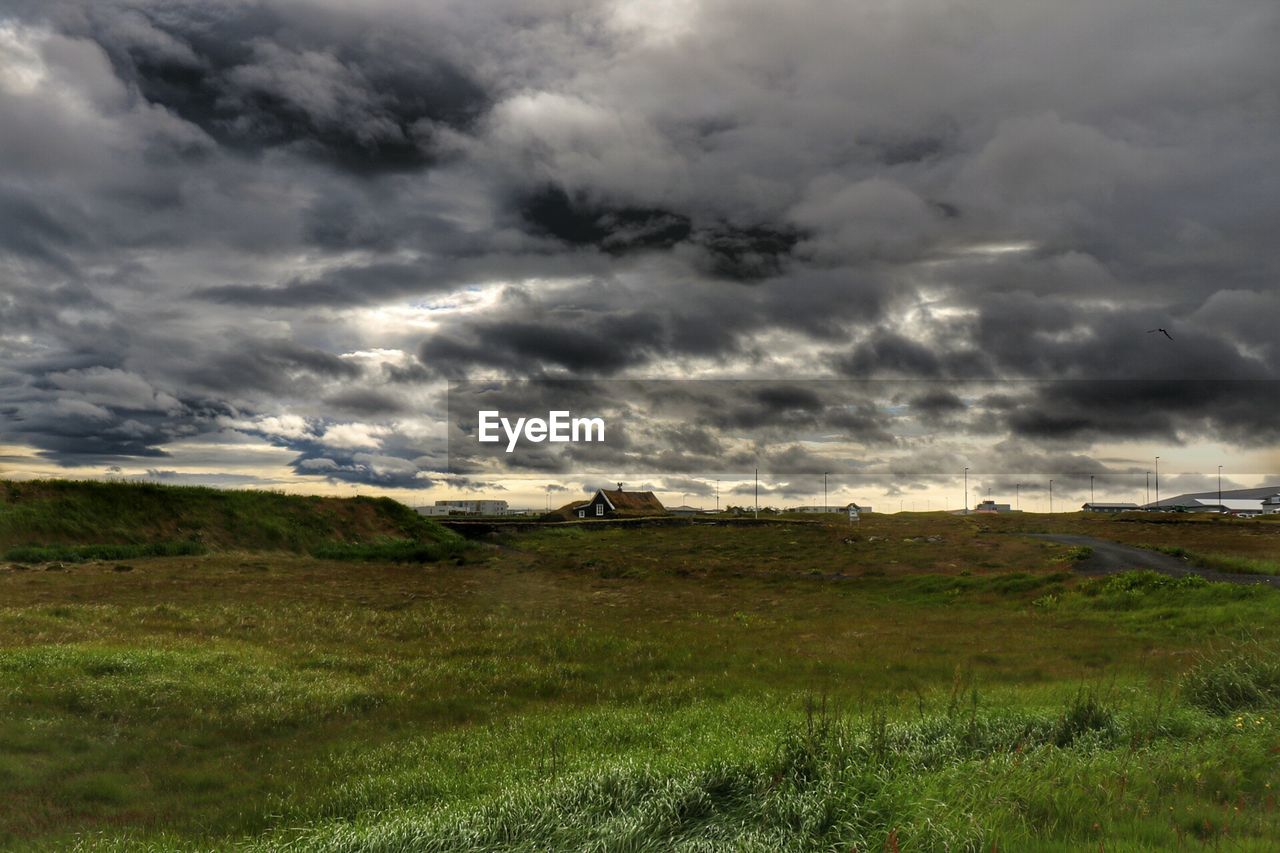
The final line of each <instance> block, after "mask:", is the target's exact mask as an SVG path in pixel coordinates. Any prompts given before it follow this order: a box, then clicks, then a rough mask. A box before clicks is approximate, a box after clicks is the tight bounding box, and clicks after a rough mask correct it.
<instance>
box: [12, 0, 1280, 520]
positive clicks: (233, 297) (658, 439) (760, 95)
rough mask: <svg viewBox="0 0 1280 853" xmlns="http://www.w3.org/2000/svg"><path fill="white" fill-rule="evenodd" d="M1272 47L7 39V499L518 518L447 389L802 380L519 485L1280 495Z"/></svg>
mask: <svg viewBox="0 0 1280 853" xmlns="http://www.w3.org/2000/svg"><path fill="white" fill-rule="evenodd" d="M1278 41H1280V7H1277V5H1276V4H1275V3H1274V2H1273V0H1226V2H1220V3H1212V4H1209V3H1203V2H1193V0H1173V2H1170V0H1124V2H1111V0H1108V2H1101V0H1084V2H1076V3H1064V4H1055V5H1054V6H1046V5H1045V4H1026V3H1018V2H1012V0H972V2H959V0H957V1H956V2H945V0H901V2H893V3H881V2H876V3H853V4H830V3H819V2H812V3H803V2H802V3H800V4H796V3H787V4H778V3H754V2H741V0H735V2H700V3H699V2H693V3H683V2H663V1H662V0H652V1H651V2H615V3H594V4H592V3H582V2H557V0H545V2H503V0H494V1H493V2H438V3H413V2H404V0H379V2H371V3H362V4H349V3H339V2H326V1H325V0H312V2H300V1H299V2H287V1H286V0H275V1H274V2H272V1H271V0H261V1H260V2H258V1H255V2H250V1H249V0H243V1H242V2H222V3H205V2H179V0H167V1H166V2H160V1H159V0H155V1H154V2H145V1H144V0H131V1H129V0H95V2H88V0H83V1H82V2H57V0H52V1H51V0H41V2H23V0H16V1H15V0H8V2H5V3H3V4H0V444H3V446H4V447H5V448H6V449H5V450H4V452H5V453H7V454H8V459H7V460H6V465H5V467H6V468H7V469H10V470H14V471H19V472H21V471H24V470H25V471H44V472H48V471H49V470H62V471H64V472H65V473H68V474H71V475H75V476H85V475H90V476H93V475H100V474H103V473H106V472H109V471H112V470H122V471H125V472H129V471H135V472H144V471H150V472H151V474H152V476H155V477H160V478H168V479H173V480H182V479H187V480H195V481H201V482H214V483H226V484H234V485H239V484H254V483H257V484H260V485H273V486H280V485H285V486H290V487H298V486H302V487H310V486H314V487H316V488H319V487H321V486H324V485H325V484H333V483H355V484H362V483H368V484H373V485H376V486H378V487H380V488H414V489H431V488H439V489H443V488H445V487H446V486H455V487H465V488H472V489H480V488H496V487H497V486H495V485H494V484H495V483H496V482H497V480H498V479H500V477H495V476H493V475H492V472H491V473H490V475H488V476H487V478H482V479H477V478H476V477H475V476H472V475H468V474H465V473H462V474H459V473H451V472H450V470H449V466H448V460H447V458H446V441H445V438H446V428H445V382H446V380H448V379H463V378H470V379H480V378H568V377H572V378H590V379H598V380H608V379H617V378H638V377H640V378H666V379H692V378H716V379H724V378H737V379H744V378H745V379H755V380H759V379H768V380H769V381H770V382H771V383H773V384H772V386H771V388H766V389H756V391H753V393H749V394H740V395H736V396H734V395H730V397H728V398H726V399H724V400H722V401H721V402H720V403H719V404H717V405H716V406H714V407H713V412H714V416H707V417H703V416H702V415H698V416H697V417H690V418H687V419H681V418H674V419H671V420H669V421H668V420H665V419H663V418H655V419H653V420H652V422H650V421H646V420H645V416H646V412H647V411H648V409H647V408H646V407H645V406H643V405H642V398H641V399H637V400H634V401H632V403H631V405H630V406H629V409H630V414H629V420H628V423H630V424H632V425H633V426H632V427H631V429H630V432H632V433H634V435H633V436H632V438H631V441H632V442H633V443H632V444H631V445H629V446H628V448H627V449H626V451H625V454H624V455H621V456H619V457H617V458H613V459H605V460H601V461H600V464H599V466H598V469H597V467H596V466H591V467H590V468H575V466H574V464H573V460H572V459H568V460H566V459H563V458H557V459H550V460H548V461H547V462H546V465H545V467H544V469H543V470H541V471H529V470H520V471H513V472H511V473H513V474H516V475H520V476H524V475H528V476H531V477H532V476H536V477H539V478H542V479H541V480H540V482H542V481H543V480H546V479H553V480H554V482H556V483H572V484H574V486H575V488H576V486H577V484H578V481H579V480H582V479H585V478H588V476H592V477H597V478H598V477H603V478H604V480H606V481H611V480H613V479H615V478H617V479H629V480H635V481H637V485H639V482H638V480H640V479H644V478H648V480H649V482H650V483H651V484H653V485H655V486H656V487H658V488H669V489H674V490H676V491H696V490H697V489H702V490H704V491H705V488H706V482H707V481H706V478H707V477H708V476H711V475H712V474H713V473H714V472H723V471H727V470H730V469H733V470H739V469H741V472H742V473H745V475H747V476H749V474H750V470H751V469H752V468H754V467H760V468H761V469H762V471H765V472H774V474H773V479H772V480H771V481H770V482H769V483H767V484H766V488H767V489H775V490H777V493H778V494H780V495H787V494H801V493H811V492H812V486H811V484H810V485H807V486H805V487H804V488H803V489H801V488H800V487H799V486H791V485H788V483H789V482H790V480H789V479H788V478H792V479H794V478H801V477H803V478H808V479H810V480H811V479H812V475H813V473H814V472H819V473H820V472H822V471H847V472H857V471H874V472H878V473H876V474H875V475H874V476H875V477H878V478H879V479H878V480H876V482H878V483H879V487H880V488H883V489H885V490H887V491H889V493H895V491H894V490H901V489H907V488H913V487H914V486H915V485H920V484H921V483H922V482H925V479H923V478H927V476H933V477H935V478H936V479H941V478H943V477H944V476H946V477H952V476H954V472H956V471H957V470H958V469H959V468H960V467H963V466H965V465H973V466H974V467H975V468H977V467H984V468H985V470H989V471H1038V472H1045V471H1055V470H1056V471H1071V472H1083V471H1094V472H1098V473H1102V472H1105V471H1114V472H1117V473H1127V474H1133V473H1135V472H1141V471H1142V469H1143V466H1144V465H1145V464H1146V463H1145V462H1140V461H1135V460H1133V459H1129V458H1126V457H1125V454H1124V453H1123V452H1121V453H1120V454H1119V455H1118V456H1117V455H1115V454H1114V453H1113V452H1112V451H1114V449H1115V448H1116V447H1121V448H1123V447H1124V446H1126V443H1128V444H1131V445H1133V446H1137V445H1142V446H1146V445H1147V444H1162V445H1163V446H1167V447H1171V448H1177V447H1193V446H1196V445H1197V444H1213V445H1214V446H1219V447H1227V448H1234V449H1236V450H1237V451H1238V452H1241V453H1245V452H1255V453H1256V452H1259V451H1261V452H1262V454H1263V455H1262V457H1261V458H1263V459H1274V460H1275V461H1274V463H1271V462H1265V463H1264V464H1274V467H1273V468H1272V469H1271V470H1275V469H1280V458H1276V457H1275V456H1274V454H1273V455H1272V456H1270V457H1268V456H1266V453H1267V452H1269V449H1270V448H1274V447H1275V445H1276V444H1277V437H1278V436H1277V432H1278V431H1280V418H1277V410H1276V403H1275V402H1274V399H1275V396H1276V395H1275V394H1274V393H1273V389H1274V386H1273V385H1270V384H1269V383H1272V382H1274V380H1276V379H1277V378H1280V348H1278V345H1277V334H1276V329H1277V327H1278V326H1280V292H1278V291H1277V288H1276V285H1277V282H1278V280H1280V279H1278V273H1280V252H1277V250H1276V248H1275V247H1276V245H1277V244H1278V242H1277V238H1278V236H1280V235H1278V234H1277V223H1278V222H1280V172H1278V171H1277V169H1276V164H1277V162H1278V161H1280V88H1278V86H1277V82H1278V81H1280V52H1277V51H1276V49H1275V45H1276V44H1277V42H1278ZM1153 328H1161V329H1165V330H1167V332H1168V333H1169V334H1168V335H1167V336H1166V335H1163V334H1158V333H1157V334H1148V333H1147V330H1148V329H1153ZM1170 338H1171V339H1170ZM797 379H824V380H831V381H832V382H831V383H830V384H825V385H824V384H823V383H821V382H819V383H813V382H807V383H803V384H798V385H796V384H793V383H791V382H790V381H789V380H797ZM845 379H849V380H858V381H861V380H894V381H898V382H902V381H907V380H911V381H917V380H929V381H927V382H921V383H920V384H919V385H918V387H917V388H916V389H915V391H912V390H911V388H910V387H909V386H902V387H898V386H895V387H894V390H892V392H886V393H884V394H881V395H879V397H877V398H876V399H870V398H866V399H864V398H859V399H857V400H854V401H850V400H848V399H845V397H847V396H848V394H847V391H840V390H838V391H832V390H831V389H847V388H848V387H849V386H847V385H843V384H841V383H840V382H837V381H835V380H845ZM1015 379H1020V380H1026V379H1030V380H1038V381H1036V382H1005V380H1015ZM1059 380H1060V381H1061V382H1059ZM973 382H980V383H983V384H982V385H981V391H980V392H974V391H972V390H966V389H968V388H969V387H970V386H968V385H966V384H965V383H973ZM1002 383H1003V384H1002ZM881 387H882V389H885V388H888V386H881ZM722 391H723V388H722V387H721V386H708V388H707V390H706V391H705V393H706V394H711V395H719V394H721V393H722ZM828 395H832V396H828ZM873 396H874V395H873ZM1106 448H1110V450H1107V449H1106ZM617 452H619V453H623V452H624V451H623V450H622V449H619V450H618V451H617ZM1108 453H1112V455H1111V456H1108ZM1254 458H1259V457H1256V456H1255V457H1254ZM944 472H950V473H946V474H945V475H944ZM1254 473H1258V474H1265V473H1269V471H1255V472H1254ZM868 476H871V475H868ZM575 478H576V479H575ZM913 484H914V485H913ZM682 487H684V488H682ZM538 488H539V490H541V489H542V488H543V486H541V485H540V486H539V487H538Z"/></svg>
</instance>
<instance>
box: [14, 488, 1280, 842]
mask: <svg viewBox="0 0 1280 853" xmlns="http://www.w3.org/2000/svg"><path fill="white" fill-rule="evenodd" d="M161 492H162V493H164V494H167V493H168V492H169V490H161ZM217 494H219V495H220V494H223V493H217ZM240 494H242V493H229V495H228V496H229V497H232V498H234V497H237V496H238V495H240ZM132 495H133V493H129V495H128V496H132ZM259 497H260V499H262V500H269V499H280V498H279V496H272V495H268V496H259ZM45 500H50V498H45ZM280 500H283V501H285V502H286V503H287V502H289V501H293V500H295V499H280ZM321 503H322V504H324V505H328V504H329V503H330V502H321ZM333 503H336V504H337V505H339V506H348V507H350V506H353V505H356V506H361V505H363V504H361V503H360V502H355V501H337V502H333ZM367 503H369V504H374V503H375V502H367ZM304 505H305V503H304ZM6 506H8V505H7V504H6ZM389 511H395V510H394V508H392V509H391V510H389ZM245 523H249V524H251V523H253V521H252V518H250V519H249V520H248V521H246V522H245ZM1019 523H1020V524H1024V525H1027V526H1034V525H1041V526H1045V527H1055V528H1056V527H1058V526H1064V527H1066V528H1071V529H1074V528H1079V529H1086V528H1085V527H1083V525H1086V524H1088V525H1089V527H1088V528H1087V529H1088V530H1089V531H1090V532H1093V531H1101V530H1106V529H1116V530H1123V531H1128V532H1127V533H1126V535H1131V536H1132V537H1134V539H1135V541H1144V542H1161V541H1169V540H1168V539H1167V538H1166V537H1164V536H1163V532H1164V531H1165V530H1166V529H1173V528H1176V529H1177V531H1182V530H1183V528H1181V527H1177V526H1176V525H1160V524H1152V525H1148V526H1145V528H1144V526H1143V525H1135V524H1125V523H1114V524H1112V523H1110V522H1105V523H1103V522H1100V523H1097V524H1095V523H1093V522H1092V521H1082V520H1080V519H1071V518H1057V517H1055V518H1053V519H1049V518H1047V517H1041V518H1039V519H1032V518H1023V519H1021V520H1020V521H1019ZM1000 525H1001V522H1000V521H992V520H990V519H981V518H974V517H972V516H970V517H955V516H949V515H943V514H915V515H913V514H902V515H885V516H878V515H871V516H868V517H866V518H865V519H863V521H861V522H860V523H858V524H849V523H848V522H847V521H843V520H842V521H840V522H838V523H835V524H821V523H818V524H803V525H750V526H745V527H744V526H712V525H706V526H701V525H698V526H694V525H686V526H679V527H628V526H619V527H601V526H593V525H573V526H545V527H533V528H531V529H529V528H526V529H520V530H513V531H509V532H507V533H505V534H504V535H503V537H502V538H500V539H498V540H497V541H498V543H499V544H501V546H502V547H494V548H477V549H476V550H475V552H473V553H472V554H471V556H470V558H469V560H468V565H467V566H466V567H465V569H459V568H457V567H455V566H454V565H452V564H450V563H440V562H436V563H435V564H433V565H425V566H422V565H414V566H405V565H399V564H397V561H398V560H399V559H400V556H399V555H398V554H397V553H395V552H396V551H397V550H398V549H404V548H407V546H402V545H396V546H392V545H391V544H390V543H391V542H392V541H393V540H390V539H383V540H369V541H367V542H365V543H364V544H362V545H359V546H357V545H351V544H337V542H336V540H335V541H334V542H333V543H330V544H324V543H320V544H317V545H316V546H315V547H314V548H312V549H311V554H310V555H295V554H289V553H285V552H283V551H276V552H274V553H271V552H263V553H261V554H255V555H247V554H244V553H233V552H218V551H217V550H214V551H213V553H210V554H208V555H206V556H203V557H201V558H199V559H198V560H196V559H192V558H191V557H188V556H184V555H169V556H164V555H158V556H154V557H147V558H143V559H132V558H131V559H130V561H129V563H128V564H126V565H127V567H128V570H127V571H124V570H123V569H124V568H125V566H122V565H121V564H119V563H92V562H84V563H76V564H71V565H67V566H64V567H62V570H61V571H39V570H33V569H36V568H37V567H34V566H26V565H17V564H14V565H7V564H5V563H2V562H0V686H2V688H3V689H0V798H3V802H4V804H5V805H4V807H3V808H0V848H2V849H10V848H12V849H33V850H46V849H47V850H65V849H82V850H108V851H133V850H155V851H160V850H176V851H207V850H230V849H240V850H248V851H256V850H262V851H268V850H272V851H274V850H282V849H284V850H299V851H304V850H305V851H312V850H331V851H335V852H336V851H349V852H350V853H354V851H388V853H391V851H408V850H414V851H417V850H441V851H444V850H475V851H489V850H508V851H515V850H528V851H534V850H562V849H564V850H586V849H592V850H634V851H650V850H652V851H660V850H661V851H665V850H672V849H683V850H706V851H711V850H760V851H765V850H768V851H774V850H794V851H801V850H804V851H808V850H833V851H835V850H839V851H847V850H855V849H856V850H861V851H881V850H899V851H903V853H906V851H929V850H981V851H987V850H992V849H995V850H1019V851H1022V850H1029V851H1067V850H1100V849H1101V850H1107V851H1115V850H1144V851H1145V850H1164V849H1171V850H1176V849H1185V850H1199V849H1213V850H1242V851H1271V850H1274V849H1275V839H1276V838H1277V837H1280V808H1278V806H1277V796H1280V795H1278V794H1277V791H1280V663H1277V661H1280V591H1277V590H1274V589H1271V588H1269V587H1259V586H1234V585H1226V584H1216V583H1209V582H1206V581H1205V580H1204V579H1202V578H1182V579H1172V578H1167V577H1163V576H1158V575H1151V574H1135V573H1128V574H1121V575H1115V576H1108V577H1082V576H1080V575H1079V574H1077V573H1075V572H1073V571H1072V565H1073V560H1072V557H1073V553H1074V549H1072V548H1070V547H1068V546H1065V545H1059V544H1055V543H1052V542H1046V541H1043V540H1039V539H1033V538H1029V537H1026V536H1024V535H1022V534H1021V533H1020V532H1018V531H1017V530H1001V529H999V528H1000ZM1272 529H1274V528H1270V527H1261V526H1239V525H1220V526H1215V527H1212V528H1211V527H1209V526H1203V527H1196V528H1194V530H1192V529H1191V528H1187V529H1186V531H1185V532H1175V533H1171V534H1170V535H1171V536H1172V537H1174V538H1176V537H1178V536H1184V535H1185V536H1187V537H1194V539H1190V538H1189V539H1187V540H1186V541H1187V542H1188V543H1189V544H1195V545H1196V547H1198V548H1202V549H1205V550H1209V549H1212V550H1213V551H1214V552H1221V553H1232V550H1233V548H1235V549H1238V550H1239V552H1240V553H1247V554H1253V555H1255V556H1256V558H1258V559H1269V560H1274V559H1276V558H1278V557H1280V551H1277V549H1276V548H1275V545H1276V543H1277V540H1276V539H1275V538H1274V537H1273V536H1271V530H1272ZM101 535H103V534H102V533H101V532H100V530H98V529H94V530H93V531H91V532H90V533H89V534H86V536H87V537H89V538H88V539H86V540H85V541H89V540H91V539H92V538H93V537H98V536H101ZM154 535H156V536H159V537H161V539H160V540H158V541H168V540H167V539H165V537H171V536H172V535H174V534H173V532H172V530H171V529H169V528H166V527H163V526H161V527H159V528H158V532H156V533H155V534H154ZM393 535H399V534H393ZM1268 537H1270V538H1268ZM42 541H43V540H42ZM395 541H399V542H403V541H405V540H403V539H401V540H395ZM1178 541H1182V540H1178ZM321 552H324V556H331V557H340V556H343V555H345V557H346V559H347V560H348V561H346V562H344V561H343V559H317V558H316V555H319V554H321ZM357 558H358V559H359V560H360V563H359V565H358V566H357V565H353V564H352V563H351V562H349V560H352V559H357Z"/></svg>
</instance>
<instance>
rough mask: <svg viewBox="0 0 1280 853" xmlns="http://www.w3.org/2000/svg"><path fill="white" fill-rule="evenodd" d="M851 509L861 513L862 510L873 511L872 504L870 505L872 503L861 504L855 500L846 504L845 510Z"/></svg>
mask: <svg viewBox="0 0 1280 853" xmlns="http://www.w3.org/2000/svg"><path fill="white" fill-rule="evenodd" d="M849 510H853V511H854V512H859V513H862V512H871V506H870V504H868V505H867V506H859V505H858V504H856V503H854V502H853V501H850V502H849V503H847V504H845V506H844V511H845V512H848V511H849Z"/></svg>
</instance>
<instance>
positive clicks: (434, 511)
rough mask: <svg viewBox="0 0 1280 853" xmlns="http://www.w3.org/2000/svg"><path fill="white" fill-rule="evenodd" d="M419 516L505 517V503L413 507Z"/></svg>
mask: <svg viewBox="0 0 1280 853" xmlns="http://www.w3.org/2000/svg"><path fill="white" fill-rule="evenodd" d="M414 509H415V510H417V512H418V514H419V515H507V514H508V513H509V512H510V510H509V509H508V507H507V502H506V501H494V500H462V501H436V503H435V506H419V507H414Z"/></svg>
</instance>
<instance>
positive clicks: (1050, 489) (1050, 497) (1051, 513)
mask: <svg viewBox="0 0 1280 853" xmlns="http://www.w3.org/2000/svg"><path fill="white" fill-rule="evenodd" d="M1049 515H1053V480H1050V481H1049Z"/></svg>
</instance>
